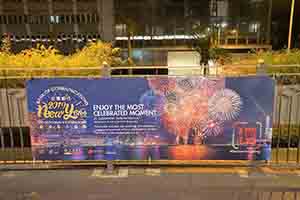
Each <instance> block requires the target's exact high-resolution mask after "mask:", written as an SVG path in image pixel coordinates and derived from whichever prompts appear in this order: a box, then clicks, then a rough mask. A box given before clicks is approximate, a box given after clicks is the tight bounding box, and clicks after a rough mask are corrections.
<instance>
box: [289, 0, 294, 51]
mask: <svg viewBox="0 0 300 200" xmlns="http://www.w3.org/2000/svg"><path fill="white" fill-rule="evenodd" d="M294 10H295V0H292V5H291V16H290V28H289V38H288V52H290V50H291V43H292V33H293V20H294Z"/></svg>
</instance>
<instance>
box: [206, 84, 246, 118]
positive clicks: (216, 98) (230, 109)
mask: <svg viewBox="0 0 300 200" xmlns="http://www.w3.org/2000/svg"><path fill="white" fill-rule="evenodd" d="M241 107H242V100H241V97H240V96H239V94H237V93H236V92H235V91H233V90H230V89H222V90H220V91H217V92H216V93H215V94H214V95H213V96H212V97H211V98H210V99H209V101H208V112H209V115H210V117H211V119H213V120H216V121H231V120H234V119H236V118H237V117H238V115H239V113H240V111H241Z"/></svg>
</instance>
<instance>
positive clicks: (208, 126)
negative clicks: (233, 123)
mask: <svg viewBox="0 0 300 200" xmlns="http://www.w3.org/2000/svg"><path fill="white" fill-rule="evenodd" d="M222 125H223V124H222V123H221V122H215V121H213V120H203V121H200V122H198V123H196V125H195V126H194V128H195V131H196V134H197V136H199V137H201V138H206V137H212V136H214V137H216V136H218V135H220V134H221V133H222V131H223V128H222Z"/></svg>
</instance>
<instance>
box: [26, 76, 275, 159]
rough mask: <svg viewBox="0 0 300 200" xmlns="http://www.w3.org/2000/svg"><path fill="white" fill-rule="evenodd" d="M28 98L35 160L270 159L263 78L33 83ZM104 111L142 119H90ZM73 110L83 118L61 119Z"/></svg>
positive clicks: (268, 88)
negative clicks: (134, 111) (134, 112)
mask: <svg viewBox="0 0 300 200" xmlns="http://www.w3.org/2000/svg"><path fill="white" fill-rule="evenodd" d="M27 95H28V109H29V112H30V116H29V118H30V121H31V138H32V146H33V154H34V157H35V159H38V160H39V159H45V160H116V159H117V160H147V159H149V157H151V159H170V160H171V159H176V160H201V159H202V160H217V159H219V160H268V159H270V152H271V133H272V115H273V104H274V103H273V100H274V81H273V80H272V79H270V78H268V77H240V78H220V79H207V78H203V77H177V78H148V79H147V78H110V79H35V80H30V81H28V82H27ZM49 102H50V103H49ZM59 102H60V104H59ZM55 103H57V105H60V106H61V107H56V108H55ZM67 105H68V106H69V107H68V106H67ZM101 105H108V106H110V107H111V108H113V109H110V110H109V111H118V110H116V109H115V108H116V107H115V106H116V105H118V106H124V107H125V109H124V110H126V111H128V113H129V112H130V111H131V110H130V109H127V106H129V107H130V106H133V105H140V106H141V105H142V109H138V111H141V112H144V114H142V115H141V116H139V115H134V116H129V115H128V114H127V115H125V116H123V118H122V116H120V115H114V116H107V115H106V116H95V106H101ZM39 106H40V107H39ZM72 106H74V108H73V109H74V111H78V113H81V114H78V115H77V114H74V116H72V117H74V118H75V117H77V118H76V119H72V118H71V119H67V120H66V119H64V118H63V116H65V115H67V114H68V111H67V110H66V107H67V108H71V107H72ZM98 108H99V107H98ZM39 109H40V110H39ZM124 110H122V111H124ZM39 111H40V112H39ZM46 111H47V112H48V111H49V112H48V114H47V112H46ZM97 111H99V110H97ZM51 112H53V113H54V112H56V114H57V116H56V117H54V118H49V116H50V115H51V114H49V113H51ZM147 112H148V114H145V113H147ZM45 113H46V114H45ZM59 113H61V114H62V117H60V116H58V115H59ZM74 113H76V112H74ZM149 113H150V114H149ZM115 114H116V113H115ZM47 116H48V117H47ZM53 116H54V114H53ZM53 116H52V117H53ZM105 118H108V119H105ZM126 126H128V127H126ZM99 127H100V128H99ZM254 131H255V132H254ZM254 133H255V135H254Z"/></svg>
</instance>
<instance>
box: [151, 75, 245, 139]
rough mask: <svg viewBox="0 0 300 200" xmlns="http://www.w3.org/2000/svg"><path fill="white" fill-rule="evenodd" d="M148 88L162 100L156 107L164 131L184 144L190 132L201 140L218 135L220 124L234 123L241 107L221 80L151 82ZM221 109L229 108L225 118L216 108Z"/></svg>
mask: <svg viewBox="0 0 300 200" xmlns="http://www.w3.org/2000/svg"><path fill="white" fill-rule="evenodd" d="M149 86H150V88H151V89H152V90H153V91H154V92H153V94H155V95H157V96H158V98H162V99H164V100H165V101H161V102H160V103H163V104H164V105H163V106H161V105H159V104H156V106H158V107H159V108H160V109H161V108H163V109H162V112H163V113H162V114H161V120H162V123H163V125H164V127H165V128H166V129H167V130H168V131H169V132H170V133H172V134H174V135H175V136H176V137H177V138H178V137H180V138H182V139H183V140H184V141H185V143H186V142H187V140H188V137H189V134H190V132H191V130H193V131H194V132H196V135H197V136H198V137H201V138H205V137H213V136H218V135H220V134H221V133H222V131H223V128H222V125H223V124H222V123H223V121H226V120H229V119H234V118H235V117H236V116H237V115H238V114H239V111H240V106H241V103H240V104H239V103H236V101H235V100H237V99H239V100H240V98H239V96H238V95H237V94H236V93H235V92H234V91H232V92H231V90H226V89H224V87H225V81H224V79H207V78H204V77H197V78H190V77H188V78H186V77H183V78H167V79H153V78H151V79H149ZM233 94H234V95H233ZM236 96H237V97H236ZM223 98H225V99H223ZM226 98H227V99H226ZM219 101H220V102H219ZM239 102H241V101H239ZM209 103H211V104H210V105H209ZM229 104H230V105H229ZM221 105H226V106H228V108H227V109H225V111H226V113H224V114H222V112H223V109H220V108H219V107H221ZM216 106H217V107H216ZM218 106H219V107H218ZM230 106H231V107H230ZM218 109H220V111H219V112H217V111H218ZM210 112H213V113H212V114H210ZM221 118H222V119H221ZM225 118H226V119H225Z"/></svg>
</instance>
